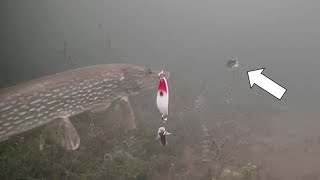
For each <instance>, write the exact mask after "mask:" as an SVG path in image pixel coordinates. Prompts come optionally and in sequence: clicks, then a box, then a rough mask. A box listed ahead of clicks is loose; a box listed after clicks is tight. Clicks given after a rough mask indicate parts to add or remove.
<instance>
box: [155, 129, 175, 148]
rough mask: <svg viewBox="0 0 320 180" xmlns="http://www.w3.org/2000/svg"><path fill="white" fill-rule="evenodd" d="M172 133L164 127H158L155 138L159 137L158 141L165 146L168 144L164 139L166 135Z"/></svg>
mask: <svg viewBox="0 0 320 180" xmlns="http://www.w3.org/2000/svg"><path fill="white" fill-rule="evenodd" d="M170 134H172V133H169V132H167V131H166V129H165V128H164V127H160V128H159V130H158V136H157V138H156V140H158V139H160V143H161V144H162V145H163V146H165V145H167V144H168V142H167V140H166V136H167V135H170Z"/></svg>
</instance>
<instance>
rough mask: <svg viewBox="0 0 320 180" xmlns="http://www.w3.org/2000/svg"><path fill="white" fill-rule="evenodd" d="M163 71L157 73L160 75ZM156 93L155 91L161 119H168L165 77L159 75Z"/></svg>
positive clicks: (167, 93)
mask: <svg viewBox="0 0 320 180" xmlns="http://www.w3.org/2000/svg"><path fill="white" fill-rule="evenodd" d="M162 73H163V72H161V73H160V74H159V76H161V75H162ZM159 78H160V81H159V85H158V93H157V107H158V109H159V111H160V113H161V114H162V117H161V118H162V120H163V121H164V122H166V121H167V120H168V113H169V112H168V111H169V88H168V82H167V79H166V77H159Z"/></svg>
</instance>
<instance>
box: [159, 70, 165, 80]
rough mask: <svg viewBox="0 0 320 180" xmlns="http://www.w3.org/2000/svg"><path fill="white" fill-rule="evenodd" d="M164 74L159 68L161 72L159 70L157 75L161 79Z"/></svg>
mask: <svg viewBox="0 0 320 180" xmlns="http://www.w3.org/2000/svg"><path fill="white" fill-rule="evenodd" d="M164 76H165V74H164V72H163V70H161V72H159V74H158V77H159V79H162V78H163V77H164Z"/></svg>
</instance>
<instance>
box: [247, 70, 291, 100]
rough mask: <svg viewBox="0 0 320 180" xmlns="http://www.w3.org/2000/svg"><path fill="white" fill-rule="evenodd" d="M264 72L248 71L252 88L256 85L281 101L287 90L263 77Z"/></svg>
mask: <svg viewBox="0 0 320 180" xmlns="http://www.w3.org/2000/svg"><path fill="white" fill-rule="evenodd" d="M263 70H264V68H262V69H257V70H253V71H248V77H249V83H250V88H252V86H253V85H254V84H256V85H258V86H259V87H261V88H262V89H264V90H265V91H267V92H268V93H270V94H271V95H273V96H274V97H276V98H278V99H281V98H282V96H283V95H284V93H285V92H286V91H287V90H286V89H285V88H283V87H281V86H280V85H279V84H277V83H275V82H274V81H272V80H271V79H269V78H268V77H266V76H265V75H263V74H262V71H263Z"/></svg>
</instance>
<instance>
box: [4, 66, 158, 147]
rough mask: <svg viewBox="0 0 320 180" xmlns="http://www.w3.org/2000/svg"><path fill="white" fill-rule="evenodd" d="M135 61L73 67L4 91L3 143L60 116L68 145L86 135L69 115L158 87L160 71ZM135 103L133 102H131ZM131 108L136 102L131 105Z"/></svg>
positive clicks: (60, 122) (75, 143)
mask: <svg viewBox="0 0 320 180" xmlns="http://www.w3.org/2000/svg"><path fill="white" fill-rule="evenodd" d="M159 72H160V71H153V70H151V69H148V68H146V67H141V66H136V65H129V64H102V65H93V66H87V67H82V68H78V69H73V70H68V71H64V72H61V73H57V74H54V75H49V76H45V77H42V78H39V79H35V80H31V81H29V82H25V83H22V84H18V85H16V86H12V87H9V88H5V89H1V90H0V141H3V140H6V139H8V138H9V137H11V136H13V135H16V134H20V133H23V132H26V131H28V130H31V129H33V128H36V127H39V126H42V125H44V124H47V123H49V122H51V121H54V120H59V125H60V126H59V127H60V128H59V130H60V131H63V132H62V133H63V135H64V137H65V139H64V140H63V142H61V144H62V145H63V146H64V147H66V148H67V149H71V150H74V149H77V147H78V146H79V144H80V138H79V137H78V134H77V132H76V130H75V128H74V127H73V125H72V124H71V122H70V120H69V118H70V117H72V116H75V115H77V114H80V113H82V112H86V111H90V110H94V109H96V108H99V107H101V106H106V107H109V106H110V104H111V102H113V101H115V100H117V99H121V100H123V101H125V102H127V103H129V101H128V96H131V95H136V94H139V93H140V92H142V91H145V90H150V89H153V88H155V87H156V86H157V84H158V73H159ZM128 105H129V106H130V104H128ZM130 107H131V106H130Z"/></svg>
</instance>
